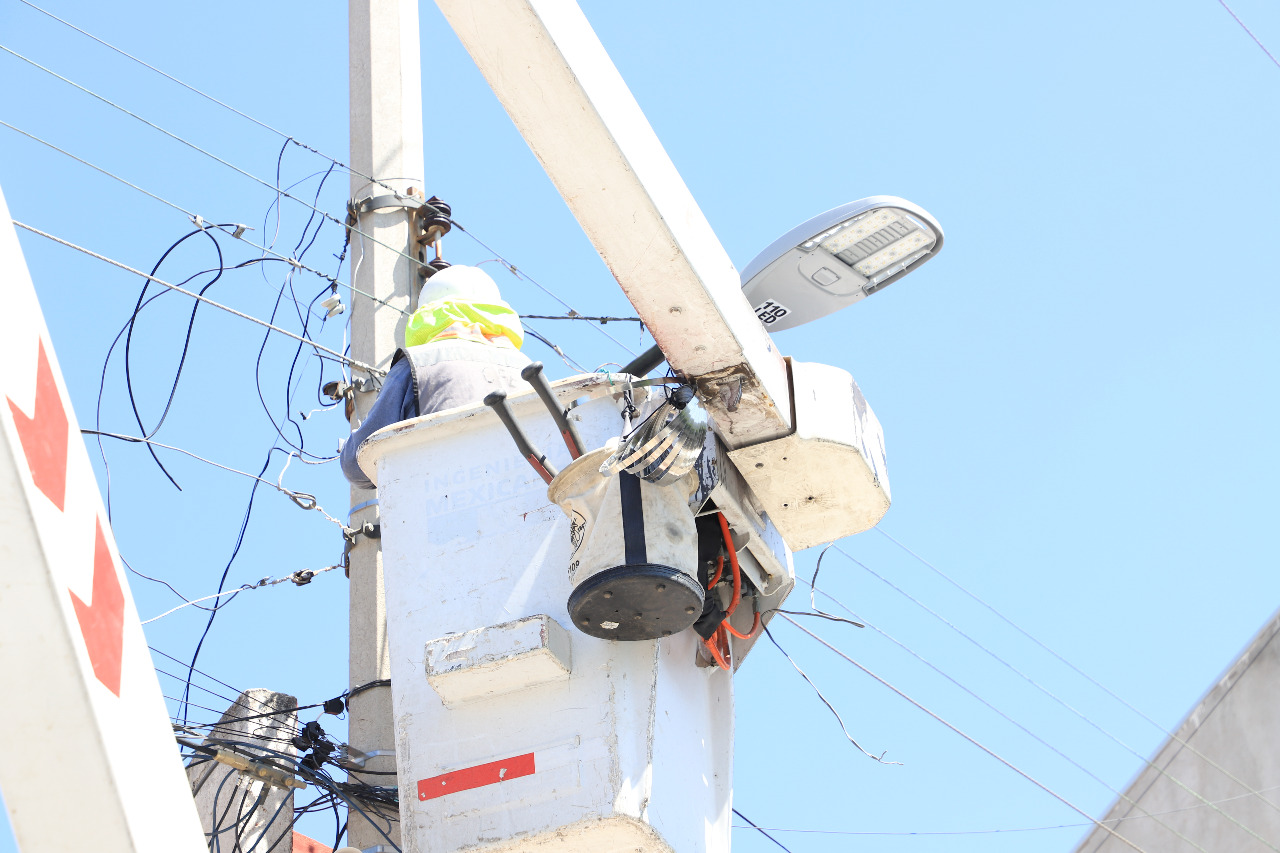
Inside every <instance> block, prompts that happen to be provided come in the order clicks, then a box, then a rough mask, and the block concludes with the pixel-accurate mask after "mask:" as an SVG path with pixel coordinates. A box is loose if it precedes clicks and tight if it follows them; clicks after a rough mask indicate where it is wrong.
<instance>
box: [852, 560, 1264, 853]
mask: <svg viewBox="0 0 1280 853" xmlns="http://www.w3.org/2000/svg"><path fill="white" fill-rule="evenodd" d="M835 549H836V551H837V552H839V553H840V554H842V555H844V557H845V558H846V559H848V560H849V561H850V562H851V563H853V564H854V565H856V566H858V567H860V568H861V569H862V570H863V571H865V572H867V573H868V574H869V575H871V576H872V577H874V578H875V579H876V580H878V581H880V582H881V583H883V584H885V585H886V586H888V587H889V588H890V589H892V590H894V591H895V592H897V593H898V594H899V595H901V596H903V597H904V598H906V599H907V600H908V601H910V602H911V603H912V604H915V605H916V606H917V607H920V608H921V609H923V610H925V611H926V612H928V613H929V614H930V615H931V616H933V617H934V618H935V619H937V620H938V621H940V622H942V623H943V624H944V625H946V626H947V627H948V628H950V629H951V630H952V631H954V632H956V633H957V634H959V635H960V636H961V637H963V638H964V639H966V640H968V641H969V642H970V643H972V644H973V645H974V646H976V647H977V648H979V649H981V650H982V651H983V652H984V653H986V654H987V655H989V656H990V657H991V658H992V659H993V660H995V661H996V662H998V663H999V664H1001V665H1002V666H1004V667H1005V668H1007V669H1008V670H1009V671H1011V672H1013V673H1015V674H1016V675H1018V676H1019V677H1021V678H1022V679H1023V680H1025V681H1026V682H1027V683H1028V684H1030V685H1031V686H1032V687H1034V688H1036V689H1037V690H1039V691H1040V692H1041V693H1043V694H1044V695H1046V696H1048V697H1049V698H1050V699H1052V700H1053V701H1054V702H1057V703H1058V704H1059V705H1061V706H1062V707H1063V708H1066V709H1067V710H1068V711H1070V712H1071V713H1073V714H1075V715H1076V716H1077V717H1079V718H1080V719H1081V720H1083V721H1084V722H1086V723H1088V724H1089V725H1090V726H1092V727H1093V728H1094V729H1096V730H1097V731H1099V732H1101V733H1102V734H1103V735H1105V736H1106V737H1108V738H1109V739H1110V740H1111V741H1112V742H1114V743H1116V744H1118V745H1119V746H1121V747H1123V748H1124V749H1125V750H1126V751H1127V752H1128V753H1129V754H1130V755H1132V756H1134V757H1135V758H1137V759H1138V760H1139V761H1141V762H1142V763H1143V764H1144V766H1146V767H1150V768H1151V769H1152V770H1154V771H1156V772H1157V773H1159V774H1160V775H1161V776H1164V777H1165V778H1167V779H1168V780H1169V781H1170V782H1172V783H1173V784H1175V785H1177V786H1178V787H1179V788H1181V789H1182V790H1184V791H1186V792H1187V793H1188V794H1190V795H1191V796H1193V797H1195V798H1196V799H1197V800H1199V801H1200V802H1202V803H1204V804H1206V805H1211V804H1210V803H1209V800H1207V799H1206V798H1205V797H1204V796H1203V795H1202V794H1201V793H1199V792H1198V791H1195V790H1193V789H1192V788H1190V787H1189V786H1187V785H1186V783H1184V782H1183V781H1182V780H1181V779H1179V778H1177V777H1176V776H1174V775H1173V774H1172V773H1169V772H1168V771H1167V770H1166V769H1164V768H1163V767H1160V766H1159V765H1157V764H1156V763H1155V762H1154V761H1152V760H1151V759H1150V758H1147V757H1146V756H1145V755H1143V754H1142V753H1140V752H1138V751H1137V750H1136V749H1134V748H1133V747H1131V746H1129V745H1128V744H1127V743H1125V742H1124V741H1122V740H1120V739H1119V738H1118V737H1116V736H1115V735H1113V734H1112V733H1111V732H1109V731H1107V730H1106V729H1105V728H1103V727H1102V726H1101V725H1099V724H1098V723H1096V722H1094V721H1093V720H1092V719H1090V718H1089V717H1088V716H1086V715H1085V714H1084V713H1083V712H1081V711H1079V710H1077V709H1076V708H1075V707H1074V706H1073V705H1071V704H1070V703H1068V702H1067V701H1066V700H1064V699H1062V698H1060V697H1059V696H1058V695H1057V694H1055V693H1054V692H1053V691H1051V690H1049V689H1048V688H1047V687H1044V686H1043V685H1041V684H1040V683H1039V682H1037V681H1036V680H1035V679H1033V678H1032V677H1031V676H1029V675H1027V674H1026V673H1024V672H1023V671H1022V670H1020V669H1018V668H1017V667H1015V666H1014V665H1013V664H1011V663H1009V662H1008V661H1006V660H1005V659H1004V658H1002V657H1000V656H999V655H998V654H996V653H995V652H993V651H992V650H991V649H988V648H987V647H986V646H984V645H982V643H980V642H978V641H977V640H975V639H974V638H973V637H971V636H969V635H968V634H966V633H965V632H964V631H963V630H961V629H960V628H959V627H957V626H956V625H955V624H954V623H953V622H951V621H950V620H949V619H947V618H946V617H945V616H943V615H941V614H940V613H938V612H937V611H936V610H933V609H932V608H930V607H929V606H928V605H926V604H924V603H923V602H921V601H919V600H918V599H916V598H914V597H912V596H911V594H910V593H908V592H907V591H906V590H904V589H902V588H901V587H899V586H897V585H896V584H894V583H893V582H892V581H890V580H889V579H888V578H885V577H883V576H882V575H880V574H879V573H877V572H876V571H874V570H873V569H872V568H871V567H869V566H868V565H866V564H865V563H863V562H862V561H860V560H858V559H857V558H855V557H853V556H852V555H851V554H849V553H848V552H847V551H845V550H844V549H843V548H841V547H840V546H839V545H837V546H835ZM1242 784H1243V783H1242ZM1245 787H1246V789H1248V790H1252V789H1251V788H1249V787H1248V786H1245ZM1214 811H1217V812H1218V813H1219V814H1221V815H1222V816H1223V817H1225V818H1226V819H1227V820H1229V821H1231V822H1232V823H1233V824H1235V825H1236V826H1238V827H1239V828H1240V829H1242V830H1244V831H1245V832H1247V833H1249V834H1250V835H1252V836H1253V837H1254V838H1256V839H1257V840H1258V841H1260V842H1262V843H1263V844H1264V845H1266V846H1267V847H1268V848H1270V849H1271V850H1274V851H1276V853H1280V847H1277V846H1276V845H1274V844H1272V843H1271V842H1270V841H1267V840H1266V839H1265V838H1263V837H1262V836H1261V835H1259V834H1258V833H1257V832H1255V831H1254V830H1252V829H1250V828H1249V827H1247V826H1245V825H1244V824H1243V823H1241V822H1240V821H1239V820H1237V819H1236V818H1234V817H1232V816H1231V815H1229V814H1227V813H1226V812H1224V811H1222V810H1221V809H1219V808H1216V807H1214Z"/></svg>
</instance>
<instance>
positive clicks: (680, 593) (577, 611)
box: [569, 563, 702, 640]
mask: <svg viewBox="0 0 1280 853" xmlns="http://www.w3.org/2000/svg"><path fill="white" fill-rule="evenodd" d="M700 613H702V587H701V586H699V585H698V582H697V581H696V580H694V579H693V578H691V577H689V576H688V575H686V574H685V573H684V572H682V571H680V570H679V569H673V568H671V567H670V566H660V565H657V564H655V563H637V564H634V565H630V566H615V567H613V568H612V569H605V570H604V571H602V572H598V573H597V574H594V575H592V576H591V577H589V578H587V579H586V580H585V581H583V582H582V583H580V584H578V586H577V588H575V589H574V591H573V594H572V595H570V596H569V616H570V618H572V619H573V624H574V625H575V626H577V628H578V630H579V631H581V632H582V633H584V634H589V635H590V636H592V637H599V638H600V639H602V640H655V639H657V638H659V637H665V636H667V635H669V634H674V633H676V632H677V631H683V630H684V629H685V628H688V627H689V626H690V625H692V624H693V622H694V620H695V619H697V618H698V615H699V614H700Z"/></svg>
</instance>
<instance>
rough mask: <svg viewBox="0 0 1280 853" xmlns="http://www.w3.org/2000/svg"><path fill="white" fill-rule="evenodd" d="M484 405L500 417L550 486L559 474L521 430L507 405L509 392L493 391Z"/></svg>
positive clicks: (534, 468) (520, 449)
mask: <svg viewBox="0 0 1280 853" xmlns="http://www.w3.org/2000/svg"><path fill="white" fill-rule="evenodd" d="M484 404H485V405H486V406H488V407H489V408H491V409H493V411H494V412H495V413H496V414H497V415H498V420H500V421H502V425H503V426H505V427H506V428H507V432H509V433H511V438H512V440H513V441H515V443H516V449H518V450H519V451H520V455H521V456H523V457H524V458H525V459H527V460H528V461H529V464H530V465H532V466H533V470H535V471H537V472H538V476H539V477H541V478H542V479H543V481H545V482H546V483H547V484H548V485H549V484H550V483H551V481H552V480H554V479H555V476H556V474H557V473H558V472H557V471H556V469H555V468H554V467H552V465H551V463H550V462H548V461H547V457H546V455H545V454H543V453H542V452H541V451H539V450H538V449H537V448H536V447H534V446H533V445H532V444H531V443H530V442H529V437H528V436H526V435H525V434H524V430H522V429H520V424H518V423H516V419H515V416H514V415H512V414H511V408H510V407H509V406H508V405H507V392H506V391H491V392H490V393H489V394H488V395H487V396H486V397H485V398H484Z"/></svg>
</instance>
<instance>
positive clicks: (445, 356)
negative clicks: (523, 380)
mask: <svg viewBox="0 0 1280 853" xmlns="http://www.w3.org/2000/svg"><path fill="white" fill-rule="evenodd" d="M401 352H403V353H404V354H405V355H406V356H408V357H409V358H410V359H412V361H413V363H414V364H415V365H418V366H420V367H423V366H429V365H432V364H440V363H443V362H450V361H475V362H480V363H483V364H498V365H505V366H508V367H524V366H525V365H526V364H529V363H530V362H531V359H530V358H529V356H527V355H525V354H524V353H522V352H521V351H520V350H518V349H515V348H513V347H503V346H496V345H494V344H482V343H477V342H476V341H467V340H458V339H451V340H447V341H432V342H431V343H428V344H419V345H418V346H416V347H408V348H406V349H403V350H401Z"/></svg>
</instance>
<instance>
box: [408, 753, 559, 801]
mask: <svg viewBox="0 0 1280 853" xmlns="http://www.w3.org/2000/svg"><path fill="white" fill-rule="evenodd" d="M533 770H534V768H533V753H532V752H528V753H525V754H524V755H517V756H515V757H514V758H504V759H502V760H501V761H490V762H489V763H488V764H477V765H476V766H475V767H467V768H465V769H463V770H454V771H453V772H452V773H444V774H442V775H440V776H432V777H431V778H430V779H419V780H418V799H419V800H434V799H435V798H436V797H443V796H445V795H446V794H456V793H458V792H459V791H469V790H471V789H472V788H483V787H484V786H485V785H495V784H497V783H498V782H506V781H507V780H508V779H519V778H520V777H521V776H532V775H533Z"/></svg>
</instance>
